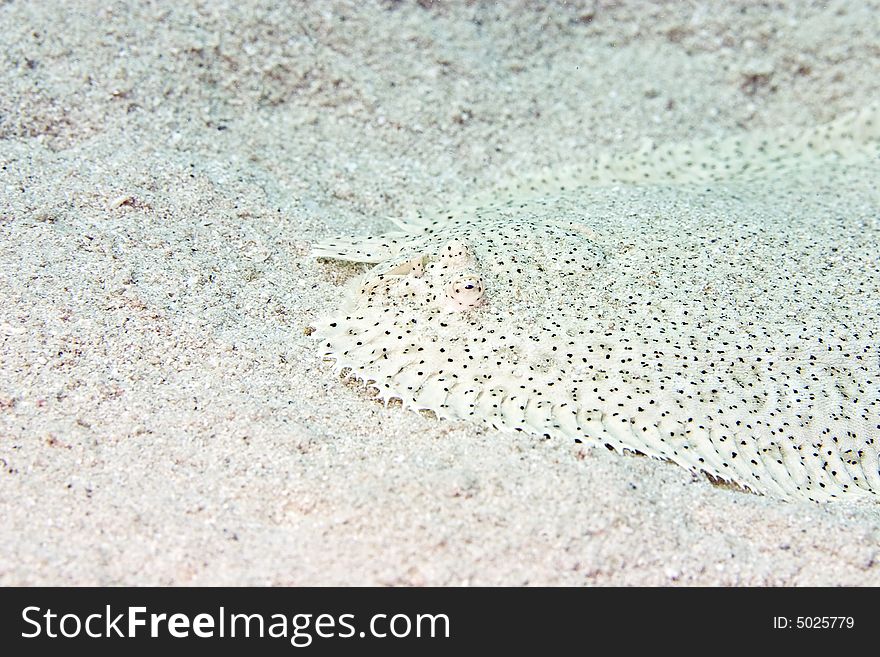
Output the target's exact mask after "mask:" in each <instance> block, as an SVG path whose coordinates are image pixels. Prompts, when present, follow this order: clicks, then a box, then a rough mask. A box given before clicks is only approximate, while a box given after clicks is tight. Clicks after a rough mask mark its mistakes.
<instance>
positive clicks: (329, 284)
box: [0, 0, 880, 585]
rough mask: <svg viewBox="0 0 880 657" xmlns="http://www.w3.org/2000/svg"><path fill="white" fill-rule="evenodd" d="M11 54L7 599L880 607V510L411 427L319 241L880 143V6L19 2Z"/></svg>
mask: <svg viewBox="0 0 880 657" xmlns="http://www.w3.org/2000/svg"><path fill="white" fill-rule="evenodd" d="M0 25H2V26H3V29H2V30H0V46H2V47H0V165H2V169H0V468H2V469H0V504H2V517H3V523H2V530H0V583H2V584H6V585H9V584H56V585H63V584H105V585H106V584H276V585H290V584H292V585H299V584H413V585H435V584H436V585H450V584H451V585H458V584H514V585H520V584H565V585H581V584H651V585H653V584H676V583H678V584H727V585H750V584H753V585H757V584H769V585H808V584H820V585H832V584H851V585H860V584H874V585H877V584H880V507H876V506H851V505H846V504H834V505H825V506H822V505H816V504H811V503H806V502H805V503H790V502H779V501H775V500H771V499H767V498H762V497H759V496H756V495H751V494H747V493H743V492H740V491H737V490H732V489H730V488H725V487H720V486H716V485H713V484H712V483H711V482H710V481H708V480H706V479H705V478H703V477H696V476H692V475H691V474H689V473H687V472H686V471H684V470H682V469H681V468H678V467H676V466H673V465H670V464H666V463H662V462H658V461H652V460H649V459H646V458H638V457H633V456H631V457H621V456H617V455H614V454H611V453H608V452H606V451H605V450H590V449H587V448H585V447H584V446H579V445H574V444H561V443H558V442H552V441H550V442H548V441H541V440H535V439H532V438H530V437H528V436H523V435H510V434H508V433H503V432H499V431H493V430H488V429H483V428H479V427H475V426H473V425H471V424H468V423H463V422H461V423H459V422H455V423H453V422H439V421H436V420H434V419H431V418H429V417H424V416H422V415H419V414H416V413H411V412H406V411H403V410H402V409H400V408H395V407H394V406H393V405H392V407H390V408H384V407H383V406H381V405H379V404H377V403H376V402H374V401H372V400H371V399H370V395H369V394H368V393H367V392H365V391H364V390H362V389H359V388H357V387H356V386H353V385H349V384H346V383H344V382H343V381H341V380H339V379H338V378H336V377H334V376H333V375H332V372H331V371H330V369H329V368H328V367H327V365H326V364H325V363H322V362H321V360H320V358H319V357H318V355H317V352H316V349H315V345H314V342H313V340H312V339H311V338H310V337H309V336H308V335H306V334H307V328H308V327H309V326H310V323H311V322H313V321H314V319H315V318H316V317H319V316H321V315H324V314H326V313H328V312H331V311H332V309H333V308H334V307H336V305H337V304H338V303H339V301H340V299H341V298H342V296H343V294H344V289H345V283H346V281H347V280H349V279H350V278H351V277H352V276H353V275H354V274H355V273H356V271H358V270H357V268H356V267H352V266H346V265H340V264H333V263H325V262H316V261H314V260H313V259H311V258H309V257H308V250H309V245H310V244H312V243H313V242H315V241H316V240H319V239H322V238H325V237H327V236H329V235H331V234H334V233H373V232H380V231H383V230H386V229H388V227H389V222H388V220H387V218H388V217H393V216H400V215H402V214H405V213H408V212H412V211H413V210H414V209H417V208H422V207H430V206H432V205H441V204H444V203H447V202H449V201H450V200H458V199H466V198H467V197H468V195H470V194H476V193H479V192H481V191H484V190H485V189H487V188H490V187H491V186H493V184H495V183H496V182H498V181H502V180H505V179H506V178H509V177H510V176H515V175H517V173H518V172H522V171H534V170H537V169H539V168H541V167H545V166H554V165H559V164H560V163H572V162H576V161H579V160H581V159H585V158H588V157H590V156H592V155H595V154H596V153H598V152H600V151H606V150H609V149H614V150H621V149H632V148H635V147H637V146H638V145H639V144H640V143H642V141H643V140H644V139H652V140H655V141H682V140H685V139H693V138H700V137H707V136H718V135H723V134H732V133H734V132H742V131H748V130H751V129H759V128H773V127H780V126H804V127H807V126H812V125H815V124H817V123H820V122H824V121H827V120H830V119H832V118H834V117H835V116H838V115H840V114H842V113H845V112H848V111H851V110H854V109H859V108H860V107H862V106H864V105H865V103H867V102H868V101H869V100H870V99H872V98H876V97H878V96H880V93H878V92H880V76H878V75H877V70H878V60H880V47H878V45H877V40H876V35H877V34H878V33H880V6H878V4H877V3H874V2H832V3H825V2H822V3H810V2H799V1H798V2H795V1H791V2H777V3H773V5H772V7H765V6H764V5H762V4H758V3H753V2H742V1H740V2H718V3H708V2H707V3H698V2H669V3H656V4H647V3H644V2H641V1H640V0H630V1H621V2H604V1H599V2H592V1H587V2H571V3H558V4H545V3H532V2H510V3H497V4H496V3H478V2H448V3H447V2H383V3H361V2H350V3H345V2H317V1H316V2H290V3H279V2H259V1H257V0H236V1H235V2H222V1H217V2H194V1H189V2H152V3H131V2H106V1H102V2H90V1H86V0H79V1H74V2H64V1H62V0H53V1H48V0H47V1H45V2H23V1H21V2H20V1H16V0H12V1H11V2H10V1H7V2H4V3H0ZM845 211H846V208H845V207H842V208H841V213H845Z"/></svg>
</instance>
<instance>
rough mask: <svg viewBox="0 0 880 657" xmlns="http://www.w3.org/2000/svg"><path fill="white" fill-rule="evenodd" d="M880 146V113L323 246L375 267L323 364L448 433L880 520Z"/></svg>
mask: <svg viewBox="0 0 880 657" xmlns="http://www.w3.org/2000/svg"><path fill="white" fill-rule="evenodd" d="M878 135H880V125H878V112H877V110H876V109H875V108H874V109H870V110H866V111H864V112H862V113H860V114H858V115H854V116H850V117H844V118H842V119H840V120H838V121H836V122H835V123H832V124H828V125H826V126H822V127H820V128H817V129H815V130H811V131H803V130H801V131H792V132H790V133H785V132H779V133H776V134H769V135H755V134H753V135H747V136H744V137H741V138H727V139H722V140H716V141H706V142H701V143H694V144H684V145H672V146H663V147H659V148H655V147H653V146H647V147H645V148H644V149H643V150H642V151H640V152H639V153H636V154H635V155H629V156H615V157H602V158H598V159H596V160H594V161H592V162H589V163H587V164H584V165H582V166H577V167H572V168H569V169H565V170H561V171H559V172H556V173H554V174H547V175H544V176H538V177H535V178H532V179H526V180H522V181H518V182H517V183H515V184H512V185H510V186H509V187H507V188H504V189H500V190H494V191H493V192H492V193H491V194H489V195H487V197H486V198H485V199H478V200H476V201H475V202H474V203H472V204H471V205H470V206H467V207H462V208H458V209H449V210H442V211H437V212H434V213H425V214H420V215H418V216H415V217H413V218H411V219H408V220H398V221H395V223H396V224H397V228H398V229H397V230H395V231H393V232H389V233H387V234H384V235H379V236H372V237H352V238H340V239H331V240H329V241H327V242H325V243H323V244H320V245H317V246H315V247H314V251H313V253H314V255H315V256H317V257H321V258H330V259H338V260H348V261H356V262H366V263H375V265H374V267H373V268H372V269H371V270H369V271H368V272H367V273H366V274H365V275H364V276H363V277H362V278H361V279H360V280H359V281H358V284H357V286H356V287H352V288H350V289H349V292H348V293H347V296H346V298H344V299H343V300H342V306H341V308H340V309H339V311H338V312H336V313H334V314H333V315H332V316H331V317H329V318H326V319H325V320H322V321H320V322H319V323H317V324H316V329H315V333H314V335H315V337H316V338H317V339H318V340H319V344H320V353H321V355H322V356H324V357H326V358H327V359H330V360H333V361H334V362H335V369H336V372H340V371H346V372H347V373H348V374H349V375H350V376H353V377H356V378H357V379H359V380H361V381H362V382H364V383H365V384H368V385H370V386H372V387H375V388H376V389H377V390H378V394H379V398H380V399H382V400H385V401H387V400H389V399H395V398H396V399H400V400H402V402H403V404H404V406H406V407H409V408H412V409H418V410H422V409H429V410H431V411H433V412H434V413H435V414H436V415H437V416H438V417H440V418H448V419H465V420H471V421H474V422H482V423H487V424H489V425H491V426H493V427H497V428H502V429H511V430H517V431H525V432H528V433H530V434H534V435H535V436H537V437H541V436H543V437H546V438H550V439H569V440H575V441H579V442H581V441H582V442H583V443H585V444H592V445H599V446H601V445H605V446H607V447H610V448H613V449H615V450H617V451H619V452H624V451H632V452H638V453H641V454H645V455H648V456H652V457H656V458H661V459H668V460H669V461H673V462H675V463H678V464H680V465H682V466H684V467H686V468H688V469H690V470H692V471H696V472H699V471H702V472H705V473H708V474H709V475H712V476H713V477H716V478H718V479H722V480H726V481H731V482H735V483H737V484H739V485H741V486H743V487H745V488H748V489H750V490H752V491H755V492H758V493H763V494H768V495H772V496H776V497H782V498H808V499H812V500H819V501H824V500H829V499H835V498H836V499H861V498H866V499H876V498H877V496H878V495H880V472H878V468H880V466H878V453H880V319H878V317H880V264H878V254H880V192H878V191H877V189H876V187H877V185H876V181H877V180H880V166H878ZM612 197H613V198H616V199H623V200H624V201H625V200H626V199H630V200H631V202H632V204H633V205H634V206H637V207H639V208H642V211H641V212H635V213H634V212H631V211H626V208H620V209H619V210H618V211H609V210H608V207H609V206H608V205H607V204H606V205H605V206H603V205H602V204H601V203H592V202H591V201H590V199H593V200H595V199H600V198H604V199H608V198H612ZM621 202H623V201H621ZM619 205H620V203H618V205H616V206H615V205H614V204H612V205H611V207H619ZM597 208H599V209H597ZM644 208H657V210H656V211H654V212H650V211H645V210H644Z"/></svg>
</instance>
